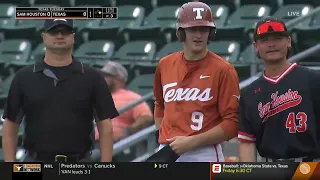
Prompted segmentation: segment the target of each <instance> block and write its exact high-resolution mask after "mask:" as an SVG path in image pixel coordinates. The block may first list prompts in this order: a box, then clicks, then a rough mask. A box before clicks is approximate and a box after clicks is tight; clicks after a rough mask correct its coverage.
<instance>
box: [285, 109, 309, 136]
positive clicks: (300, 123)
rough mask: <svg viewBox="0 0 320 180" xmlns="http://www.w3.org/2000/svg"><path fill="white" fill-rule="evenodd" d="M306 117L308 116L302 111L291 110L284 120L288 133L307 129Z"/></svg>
mask: <svg viewBox="0 0 320 180" xmlns="http://www.w3.org/2000/svg"><path fill="white" fill-rule="evenodd" d="M307 119H308V116H307V114H306V113H304V112H298V113H294V112H291V113H289V114H288V117H287V120H286V128H287V129H288V130H289V133H302V132H305V131H306V130H307Z"/></svg>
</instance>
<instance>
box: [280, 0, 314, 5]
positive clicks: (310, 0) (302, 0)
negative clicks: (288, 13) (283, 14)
mask: <svg viewBox="0 0 320 180" xmlns="http://www.w3.org/2000/svg"><path fill="white" fill-rule="evenodd" d="M316 1H317V2H318V4H317V3H316ZM281 2H282V3H281V5H287V4H310V5H315V6H316V5H319V1H318V0H281Z"/></svg>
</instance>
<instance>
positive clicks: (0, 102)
mask: <svg viewBox="0 0 320 180" xmlns="http://www.w3.org/2000/svg"><path fill="white" fill-rule="evenodd" d="M14 76H15V75H14V74H12V75H10V76H8V77H7V78H6V79H5V80H4V81H3V83H2V84H1V85H0V109H4V106H5V102H6V100H7V96H8V92H9V89H10V86H11V82H12V80H13V78H14Z"/></svg>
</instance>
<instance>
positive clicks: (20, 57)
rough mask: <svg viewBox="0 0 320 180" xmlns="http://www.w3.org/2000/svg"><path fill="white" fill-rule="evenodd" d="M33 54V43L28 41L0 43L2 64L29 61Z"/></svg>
mask: <svg viewBox="0 0 320 180" xmlns="http://www.w3.org/2000/svg"><path fill="white" fill-rule="evenodd" d="M30 52H31V43H30V41H28V40H22V39H15V40H5V41H2V42H1V43H0V62H1V63H10V62H12V61H27V60H28V58H29V54H30Z"/></svg>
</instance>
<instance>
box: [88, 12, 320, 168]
mask: <svg viewBox="0 0 320 180" xmlns="http://www.w3.org/2000/svg"><path fill="white" fill-rule="evenodd" d="M319 12H320V7H317V8H316V9H314V10H313V11H312V12H310V13H309V14H307V15H305V16H300V17H297V18H295V19H293V20H291V21H288V22H287V23H286V25H287V27H288V29H291V28H293V27H294V26H295V25H296V24H297V23H299V22H301V21H303V20H305V19H307V18H310V17H311V16H313V15H315V14H316V13H319ZM319 52H320V43H319V44H317V45H316V46H313V47H311V48H309V49H307V50H305V51H303V52H300V53H298V54H296V55H294V56H292V57H290V59H289V61H290V62H298V61H300V60H301V59H304V58H306V57H309V56H312V55H314V54H316V53H319ZM253 55H254V56H255V54H254V53H253ZM253 68H255V67H253ZM310 68H312V69H317V70H320V67H315V66H313V67H310ZM260 75H261V72H259V73H256V75H254V76H251V77H250V78H248V79H246V80H244V81H242V82H240V88H241V89H242V88H244V87H246V86H248V85H249V84H251V83H252V82H253V81H255V80H256V79H257V78H258V77H259V76H260ZM152 98H154V96H153V92H150V93H148V94H147V95H145V96H143V97H142V98H141V99H139V100H137V101H135V102H132V103H130V104H129V105H127V106H125V107H124V108H122V109H120V110H119V112H120V113H122V112H125V111H127V110H129V109H131V108H133V107H135V106H136V105H138V104H140V103H143V102H145V101H147V100H150V99H152ZM155 131H156V127H155V125H152V126H150V127H148V128H145V129H143V130H142V131H140V132H137V133H136V134H134V135H132V136H129V137H127V138H125V139H123V140H121V141H119V142H117V143H115V144H114V147H113V155H118V154H119V153H121V152H123V151H124V150H126V149H129V148H131V147H133V146H135V145H137V144H138V143H141V142H144V141H147V149H146V152H145V153H144V154H143V155H141V156H139V157H137V158H136V159H134V160H132V162H143V161H144V160H146V159H147V158H148V157H149V156H150V155H152V154H153V153H154V152H155V151H156V149H157V143H156V141H155V138H154V133H155ZM235 144H236V143H235ZM230 149H231V148H230ZM232 149H234V148H232ZM235 151H237V150H235ZM92 155H93V158H94V159H95V160H99V158H100V153H99V150H94V151H93V152H92Z"/></svg>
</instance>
